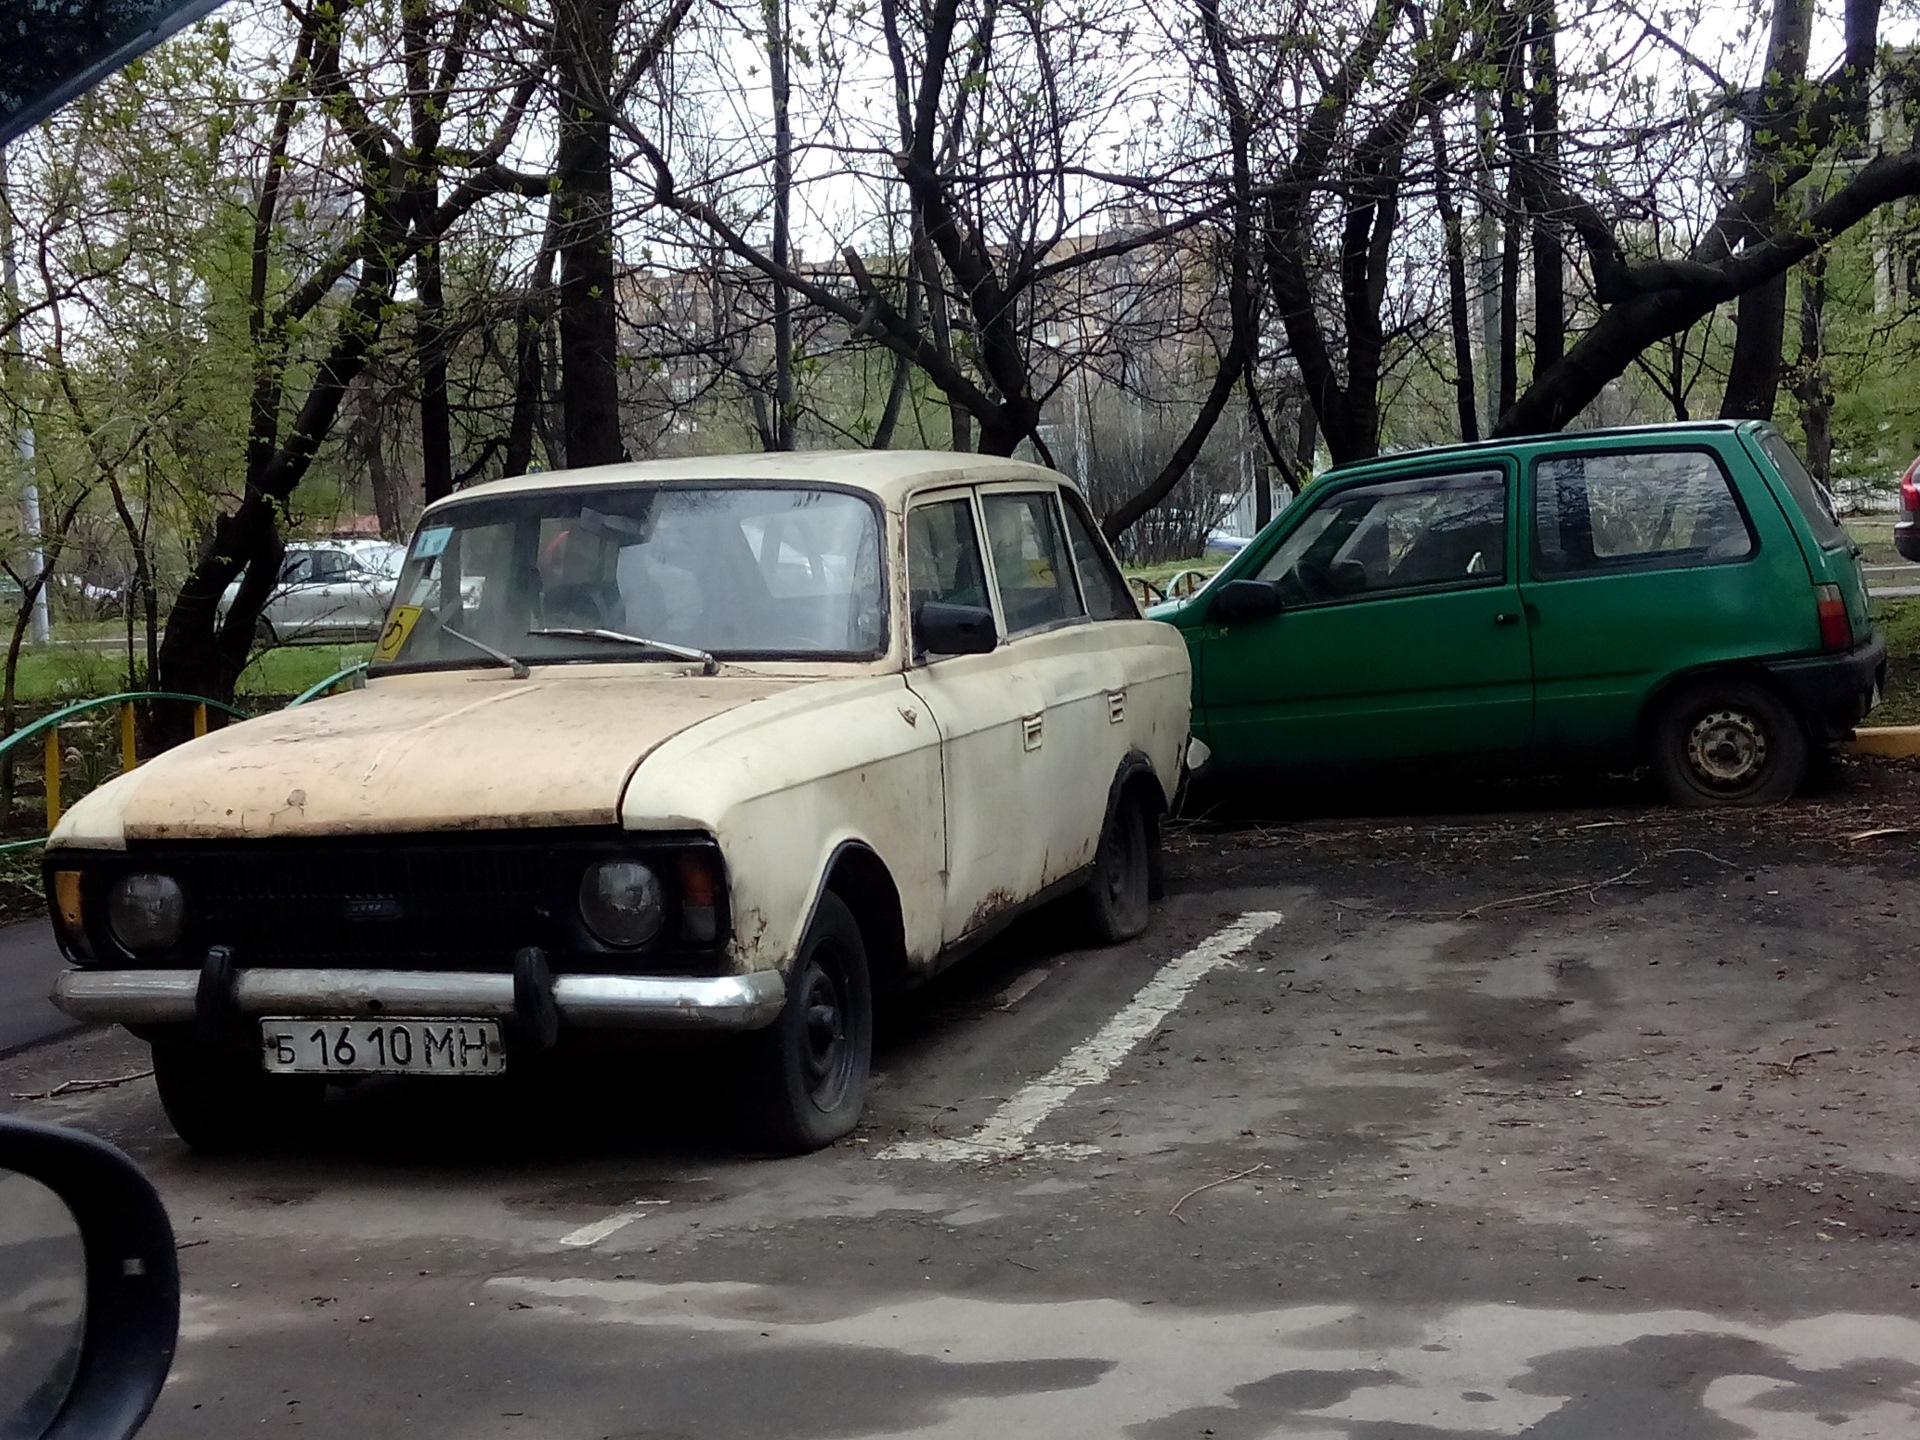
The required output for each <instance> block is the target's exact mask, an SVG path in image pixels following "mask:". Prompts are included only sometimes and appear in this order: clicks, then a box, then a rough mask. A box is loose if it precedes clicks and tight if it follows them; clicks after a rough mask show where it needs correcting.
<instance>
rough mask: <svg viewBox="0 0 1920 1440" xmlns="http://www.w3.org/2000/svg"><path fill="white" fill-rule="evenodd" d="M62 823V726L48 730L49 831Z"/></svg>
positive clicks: (51, 831)
mask: <svg viewBox="0 0 1920 1440" xmlns="http://www.w3.org/2000/svg"><path fill="white" fill-rule="evenodd" d="M59 823H60V727H59V726H58V725H54V726H51V727H49V728H48V730H47V833H48V834H52V833H53V827H54V826H56V825H58V824H59Z"/></svg>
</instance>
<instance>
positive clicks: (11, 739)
mask: <svg viewBox="0 0 1920 1440" xmlns="http://www.w3.org/2000/svg"><path fill="white" fill-rule="evenodd" d="M366 668H367V666H366V662H365V661H361V662H360V663H359V664H357V665H349V666H347V667H346V668H345V669H343V670H336V671H335V672H334V673H333V674H331V675H329V676H328V677H327V678H326V679H324V680H322V681H321V682H320V683H319V684H317V685H312V686H309V687H308V688H307V689H305V690H303V691H301V692H300V693H299V694H298V695H296V696H294V697H293V699H291V700H289V701H288V702H287V707H286V708H287V709H289V710H291V709H292V708H293V707H294V706H296V705H304V704H306V703H307V702H308V701H309V700H316V699H318V698H319V697H320V696H322V695H325V694H326V693H327V692H328V691H329V690H332V689H333V688H334V687H335V686H336V685H339V684H341V683H342V682H344V681H347V680H354V679H358V677H359V676H361V675H362V674H364V673H365V671H366ZM143 700H177V701H181V702H183V703H185V704H188V705H191V706H193V733H194V736H195V737H196V738H197V737H199V736H202V735H204V734H206V733H207V711H208V710H209V709H214V710H219V711H221V712H222V713H223V714H227V715H231V716H233V717H234V718H235V719H238V720H246V719H248V718H250V717H249V716H248V714H247V712H246V711H245V710H242V709H240V707H239V706H237V705H230V704H228V703H227V702H226V701H224V700H211V699H208V698H207V697H206V696H204V695H183V694H181V693H180V692H179V691H175V690H123V691H121V692H120V693H119V694H117V695H102V696H101V697H100V698H99V699H97V700H82V701H80V702H79V703H78V704H74V705H68V706H67V707H65V708H64V709H61V710H56V711H54V712H53V714H51V715H46V716H42V717H41V718H40V719H38V720H36V721H34V722H33V723H32V724H31V725H27V726H24V727H22V728H21V729H19V730H16V731H14V732H13V734H11V735H9V736H7V738H6V739H4V740H0V761H4V760H5V759H6V758H7V757H8V756H9V755H11V754H12V753H13V752H14V751H15V750H18V749H20V748H22V747H23V746H25V745H26V743H27V742H28V741H29V740H33V739H36V738H38V739H40V740H41V741H42V745H43V749H42V752H41V753H42V757H43V758H42V762H41V763H42V766H43V769H44V774H45V778H46V794H47V831H48V833H49V834H51V833H52V831H53V827H54V826H56V825H58V824H59V823H60V812H61V789H60V780H61V775H60V765H61V749H60V727H61V726H62V725H64V724H65V723H66V722H67V721H69V720H71V719H73V718H74V717H75V716H76V715H84V714H86V713H87V712H88V711H89V710H99V709H103V708H105V707H106V706H109V705H117V706H119V708H120V769H121V773H123V774H124V773H125V772H126V771H128V770H131V769H133V768H134V767H135V766H137V765H138V764H139V763H140V756H139V753H138V751H137V749H136V746H135V725H134V709H133V707H134V706H135V705H136V704H138V703H139V702H141V701H143ZM46 843H47V837H46V836H45V835H40V836H36V837H35V838H33V839H31V840H13V841H9V842H7V843H6V844H0V855H3V854H7V853H9V852H11V851H15V850H30V849H32V848H33V847H34V846H36V845H44V844H46Z"/></svg>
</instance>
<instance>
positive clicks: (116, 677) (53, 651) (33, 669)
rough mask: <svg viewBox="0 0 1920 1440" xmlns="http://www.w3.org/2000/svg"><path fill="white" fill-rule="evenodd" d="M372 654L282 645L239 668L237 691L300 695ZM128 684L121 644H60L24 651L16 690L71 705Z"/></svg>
mask: <svg viewBox="0 0 1920 1440" xmlns="http://www.w3.org/2000/svg"><path fill="white" fill-rule="evenodd" d="M372 653H373V647H372V646H371V645H284V646H280V647H279V648H277V649H273V650H263V651H261V652H260V653H259V654H257V655H255V656H254V657H253V659H252V661H250V662H249V663H248V665H247V668H246V669H245V670H243V671H242V672H241V674H240V683H239V686H238V687H237V688H238V693H239V695H241V696H242V697H258V698H275V697H278V698H285V697H288V696H293V695H298V694H299V693H300V692H301V691H302V690H305V689H306V688H307V687H308V686H310V685H313V684H316V683H318V682H319V681H321V680H324V679H326V678H327V676H329V675H331V674H333V673H334V672H335V671H336V670H340V669H343V668H345V667H346V666H348V665H354V664H357V663H359V662H360V661H362V660H365V659H366V658H367V657H368V656H369V655H371V654H372ZM126 688H127V655H126V651H125V650H124V649H122V648H119V647H111V646H102V645H69V644H60V643H58V642H56V643H55V644H52V645H47V646H29V647H28V648H26V649H24V650H22V651H21V652H20V670H19V675H18V679H17V689H16V694H17V696H18V698H19V700H20V702H21V703H22V704H25V705H51V704H59V703H66V704H72V703H74V702H76V701H80V700H90V699H93V698H94V697H96V696H100V695H112V694H115V693H117V692H118V691H121V690H124V689H126ZM134 688H135V689H145V688H147V687H146V686H145V685H144V684H140V685H136V686H135V687H134Z"/></svg>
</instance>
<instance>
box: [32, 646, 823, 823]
mask: <svg viewBox="0 0 1920 1440" xmlns="http://www.w3.org/2000/svg"><path fill="white" fill-rule="evenodd" d="M800 683H804V682H803V681H801V680H798V679H788V678H769V677H766V676H725V675H722V676H716V677H711V678H709V677H705V676H692V675H687V674H684V673H679V672H674V671H661V672H648V673H642V674H631V673H629V674H621V675H605V674H601V675H581V674H577V673H576V674H569V673H566V672H564V671H560V672H547V673H544V674H543V673H541V672H537V671H536V672H535V675H534V677H533V678H532V679H529V680H514V679H511V678H510V677H508V676H506V675H504V674H495V673H493V672H483V673H481V674H473V673H470V672H461V673H459V674H457V675H420V676H407V677H395V678H393V679H389V680H384V681H380V682H377V683H376V684H374V685H372V686H370V687H369V688H368V689H366V690H362V691H356V692H352V693H349V694H346V695H341V696H337V697H335V698H333V699H330V700H324V701H319V702H316V703H314V704H311V705H306V706H302V707H301V708H299V709H297V710H285V711H282V712H280V713H279V714H275V715H269V716H264V717H262V718H260V719H257V720H249V721H247V722H246V723H245V724H243V725H234V726H231V727H229V728H227V729H225V730H221V731H218V732H216V733H215V734H212V735H209V736H207V737H206V738H205V739H203V740H197V741H195V742H194V743H192V744H191V745H184V746H181V747H180V748H179V749H177V750H172V751H169V752H168V753H167V754H165V755H162V756H160V757H158V758H157V759H155V760H153V761H151V762H150V763H148V764H147V765H144V766H142V767H141V768H140V769H139V770H137V771H135V772H134V773H133V774H132V775H129V776H126V777H125V778H123V779H121V780H119V781H116V782H114V783H113V784H111V785H108V786H106V787H104V788H103V789H101V790H99V791H96V792H95V793H94V794H93V795H91V796H89V797H88V798H87V799H86V800H85V801H83V802H81V804H80V805H79V806H77V807H75V813H74V815H73V817H72V823H73V826H74V828H76V829H78V830H79V831H80V832H82V833H83V834H85V835H89V836H99V835H102V834H103V833H111V831H112V829H113V828H115V824H114V821H115V817H114V815H113V814H112V813H101V812H107V811H117V821H118V823H117V828H118V830H119V832H120V835H121V836H123V837H124V838H125V839H126V840H134V841H138V840H162V839H168V840H173V839H231V838H238V837H259V836H267V835H274V836H282V835H326V834H340V833H343V832H354V833H376V832H404V831H421V830H448V829H462V830H466V829H508V828H517V827H522V826H529V825H539V826H555V825H605V824H612V823H613V822H614V821H615V820H617V819H618V817H619V807H620V799H621V794H622V792H623V791H624V789H625V787H626V783H627V779H628V777H629V776H630V775H632V773H633V771H634V767H635V766H637V765H638V764H639V763H640V762H641V761H642V760H643V759H645V758H646V756H647V755H648V754H649V753H650V752H651V751H653V750H654V749H655V748H656V747H657V746H659V745H660V744H662V743H663V742H664V741H666V740H668V739H670V738H671V737H673V736H674V735H677V734H679V733H680V732H681V731H683V730H686V729H688V728H689V727H691V726H694V725H698V724H699V723H700V722H701V721H703V720H707V719H711V718H712V717H713V716H715V715H719V714H722V713H724V712H726V711H728V710H732V709H735V708H736V707H738V706H741V705H749V704H752V703H754V702H755V701H758V700H762V699H765V698H766V697H767V696H769V695H773V694H776V693H778V692H779V691H781V690H785V689H788V688H791V687H792V686H793V685H795V684H800ZM67 828H68V827H66V826H63V827H62V829H63V830H66V829H67Z"/></svg>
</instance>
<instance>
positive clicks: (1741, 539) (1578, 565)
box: [1533, 450, 1755, 577]
mask: <svg viewBox="0 0 1920 1440" xmlns="http://www.w3.org/2000/svg"><path fill="white" fill-rule="evenodd" d="M1533 546H1534V559H1533V569H1534V573H1535V574H1537V575H1540V576H1543V577H1544V576H1553V575H1578V574H1586V573H1594V572H1605V573H1612V572H1616V571H1621V570H1664V569H1671V568H1673V567H1676V566H1685V565H1712V564H1718V563H1721V562H1724V561H1729V560H1744V559H1746V558H1747V557H1748V556H1749V555H1751V554H1753V553H1754V549H1755V546H1754V539H1753V531H1752V529H1751V528H1750V527H1749V526H1748V524H1747V518H1746V516H1745V515H1744V514H1742V513H1741V510H1740V504H1739V502H1738V501H1737V500H1736V499H1735V498H1734V495H1733V489H1732V487H1731V486H1730V485H1729V483H1728V481H1727V474H1726V471H1725V470H1723V469H1722V468H1721V466H1720V462H1719V461H1718V460H1717V459H1716V458H1715V457H1714V456H1713V455H1712V454H1711V453H1709V452H1708V451H1705V450H1613V451H1607V452H1605V453H1602V454H1588V455H1560V456H1554V457H1551V458H1549V459H1545V460H1542V461H1540V463H1539V464H1538V465H1536V466H1535V467H1534V472H1533Z"/></svg>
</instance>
